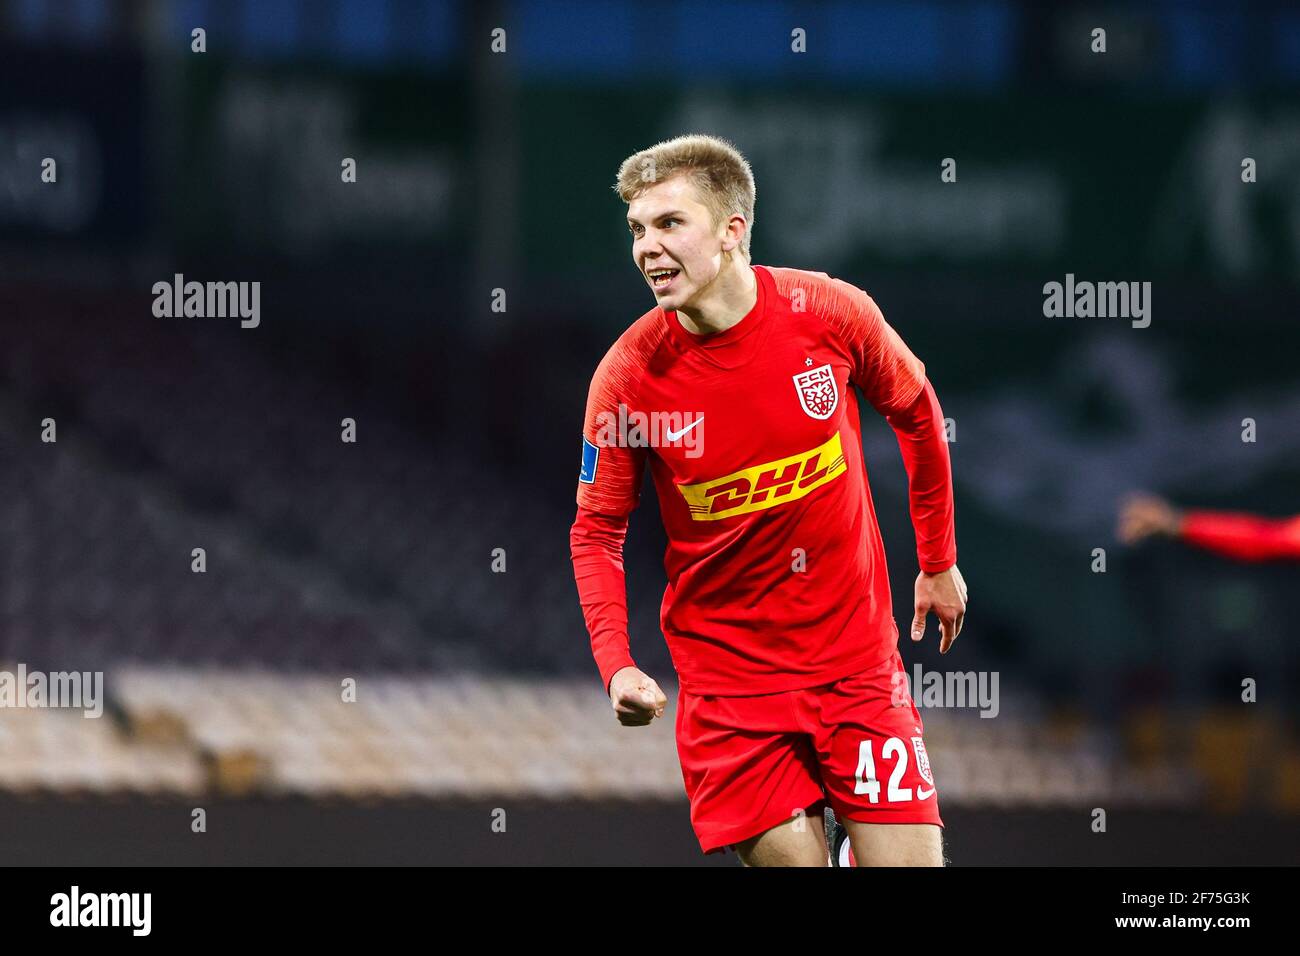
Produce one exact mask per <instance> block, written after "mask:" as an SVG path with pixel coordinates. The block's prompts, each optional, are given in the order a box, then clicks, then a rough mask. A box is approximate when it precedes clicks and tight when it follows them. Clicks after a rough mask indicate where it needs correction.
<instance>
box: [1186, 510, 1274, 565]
mask: <svg viewBox="0 0 1300 956" xmlns="http://www.w3.org/2000/svg"><path fill="white" fill-rule="evenodd" d="M1179 536H1180V537H1181V538H1182V539H1183V540H1184V541H1186V542H1187V543H1188V544H1193V545H1196V546H1198V547H1201V548H1205V549H1206V550H1208V551H1213V552H1215V553H1216V554H1221V555H1224V556H1225V557H1229V558H1236V559H1237V560H1238V561H1276V560H1285V559H1288V558H1289V559H1292V560H1296V559H1300V515H1297V516H1295V517H1294V518H1261V517H1259V516H1258V515H1249V514H1238V513H1235V512H1227V511H1188V512H1186V513H1185V514H1184V516H1183V525H1182V528H1181V530H1180V533H1179Z"/></svg>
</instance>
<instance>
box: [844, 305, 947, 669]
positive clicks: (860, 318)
mask: <svg viewBox="0 0 1300 956" xmlns="http://www.w3.org/2000/svg"><path fill="white" fill-rule="evenodd" d="M833 282H834V283H835V284H836V287H837V291H838V293H839V294H838V295H837V296H836V297H835V299H836V300H837V304H838V305H839V306H840V307H841V317H840V319H839V322H838V324H839V325H840V327H841V329H842V331H843V335H844V339H845V343H846V345H847V346H848V348H849V351H850V353H851V356H852V364H853V374H852V380H853V382H854V384H856V385H857V386H858V387H859V388H861V389H862V392H863V394H864V395H866V397H867V400H868V401H869V402H870V403H871V405H872V407H874V408H875V409H876V410H877V411H878V412H880V413H881V414H882V415H884V416H885V420H886V421H888V422H889V425H890V427H891V428H893V430H894V434H895V435H896V436H897V438H898V447H899V450H900V451H901V452H902V455H903V465H904V467H905V468H906V469H907V491H908V507H909V510H910V511H911V515H912V527H913V529H914V530H915V533H916V556H917V561H918V563H919V565H920V569H921V570H920V574H918V575H917V578H916V585H915V589H914V590H915V600H914V602H913V608H914V611H915V613H914V616H913V618H912V628H911V631H912V640H913V641H919V640H921V638H922V636H923V635H924V633H925V621H926V618H927V616H928V615H929V614H931V613H933V614H934V615H935V617H937V618H938V619H939V628H940V632H941V640H940V643H939V650H940V652H941V653H945V654H946V653H947V652H948V649H949V648H950V647H951V646H952V643H953V641H955V640H956V639H957V635H958V634H960V633H961V629H962V624H963V623H964V621H965V617H966V597H967V590H966V582H965V580H964V579H963V578H962V575H961V571H959V570H958V568H957V535H956V525H955V520H954V509H953V492H952V463H951V460H950V458H949V454H948V443H947V441H946V440H945V438H944V418H943V409H942V408H941V407H940V406H939V398H938V396H937V395H936V394H935V391H934V387H933V385H931V383H930V381H929V379H928V378H926V375H925V366H924V365H923V364H922V363H921V360H920V359H918V358H917V357H916V356H915V355H913V354H912V352H911V350H910V349H909V348H908V347H907V345H906V344H905V343H904V342H903V340H902V338H901V337H900V336H899V335H898V333H897V332H895V331H894V329H893V328H891V327H890V325H889V324H888V323H887V322H886V321H885V318H884V316H883V315H882V314H881V311H880V308H879V307H878V306H877V305H876V303H875V301H874V300H873V299H872V298H871V296H869V295H867V294H866V293H865V292H863V291H862V290H861V289H858V288H856V287H854V286H852V285H849V284H848V283H845V282H841V281H840V280H833Z"/></svg>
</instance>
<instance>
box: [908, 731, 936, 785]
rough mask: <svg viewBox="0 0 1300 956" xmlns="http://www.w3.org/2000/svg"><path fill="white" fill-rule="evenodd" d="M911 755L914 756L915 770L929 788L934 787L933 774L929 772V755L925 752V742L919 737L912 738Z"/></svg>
mask: <svg viewBox="0 0 1300 956" xmlns="http://www.w3.org/2000/svg"><path fill="white" fill-rule="evenodd" d="M912 753H914V754H916V769H917V770H919V771H921V776H922V777H924V778H925V782H926V783H928V784H929V785H930V786H932V787H933V786H934V773H933V772H932V771H931V770H930V755H929V754H927V753H926V752H925V741H924V740H923V739H922V738H920V737H913V738H912Z"/></svg>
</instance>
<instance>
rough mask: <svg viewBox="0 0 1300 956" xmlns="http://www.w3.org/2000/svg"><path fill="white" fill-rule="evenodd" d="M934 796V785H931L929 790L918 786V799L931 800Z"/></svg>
mask: <svg viewBox="0 0 1300 956" xmlns="http://www.w3.org/2000/svg"><path fill="white" fill-rule="evenodd" d="M933 796H934V787H931V788H930V789H929V791H928V792H925V787H917V788H916V799H918V800H929V799H930V798H931V797H933Z"/></svg>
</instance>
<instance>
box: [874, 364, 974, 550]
mask: <svg viewBox="0 0 1300 956" xmlns="http://www.w3.org/2000/svg"><path fill="white" fill-rule="evenodd" d="M885 419H886V421H888V422H889V424H890V427H891V428H893V429H894V434H895V435H896V436H897V438H898V447H899V450H900V451H901V452H902V454H903V466H904V467H905V468H906V469H907V491H908V507H909V510H910V511H911V515H912V528H913V529H914V530H915V532H916V559H917V562H918V564H919V565H920V568H921V570H922V571H924V572H926V573H927V574H938V573H939V572H941V571H947V570H948V569H949V568H951V567H952V566H953V565H954V564H956V563H957V532H956V524H955V522H954V518H953V493H952V464H951V460H950V458H949V455H948V442H947V441H945V440H944V434H943V409H942V408H941V407H940V406H939V397H938V396H937V395H936V394H935V393H934V386H933V385H931V384H930V382H929V380H928V379H927V380H926V381H925V382H924V384H923V386H922V389H921V393H920V394H919V395H918V396H917V398H916V401H914V402H913V403H912V404H911V405H910V406H909V407H907V408H905V409H902V410H900V411H896V412H891V413H890V414H888V415H886V416H885Z"/></svg>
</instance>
